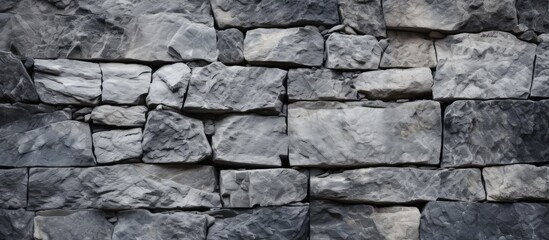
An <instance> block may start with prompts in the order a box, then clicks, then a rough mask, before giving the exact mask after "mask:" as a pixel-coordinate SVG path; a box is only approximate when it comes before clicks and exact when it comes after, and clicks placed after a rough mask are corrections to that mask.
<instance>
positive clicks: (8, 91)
mask: <svg viewBox="0 0 549 240" xmlns="http://www.w3.org/2000/svg"><path fill="white" fill-rule="evenodd" d="M0 79H1V81H0V99H3V100H5V101H8V102H33V103H34V102H39V101H40V99H39V97H38V93H37V92H36V89H35V88H34V82H33V80H32V79H31V77H30V76H29V74H28V73H27V70H26V69H25V66H24V65H23V63H22V62H21V60H20V59H19V58H17V56H15V55H13V54H11V53H8V52H0Z"/></svg>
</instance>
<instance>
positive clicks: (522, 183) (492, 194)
mask: <svg viewBox="0 0 549 240" xmlns="http://www.w3.org/2000/svg"><path fill="white" fill-rule="evenodd" d="M482 176H483V177H484V183H485V185H486V195H487V200H489V201H517V200H549V166H540V167H536V166H534V165H527V164H516V165H509V166H498V167H486V168H483V169H482Z"/></svg>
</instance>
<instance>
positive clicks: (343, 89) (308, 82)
mask: <svg viewBox="0 0 549 240" xmlns="http://www.w3.org/2000/svg"><path fill="white" fill-rule="evenodd" d="M351 78H352V76H351V75H350V74H346V73H342V72H337V71H333V70H329V69H310V68H297V69H290V71H288V100H290V101H302V100H356V99H357V98H358V96H357V92H356V90H355V89H354V88H353V84H352V81H351Z"/></svg>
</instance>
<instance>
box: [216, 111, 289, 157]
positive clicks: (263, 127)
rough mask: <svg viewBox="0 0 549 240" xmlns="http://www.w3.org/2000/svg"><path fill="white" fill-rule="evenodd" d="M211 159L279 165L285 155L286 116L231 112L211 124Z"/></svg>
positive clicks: (286, 138)
mask: <svg viewBox="0 0 549 240" xmlns="http://www.w3.org/2000/svg"><path fill="white" fill-rule="evenodd" d="M212 149H213V152H214V161H215V162H219V163H226V164H237V165H238V164H243V165H261V166H282V163H281V161H280V157H282V156H287V155H288V137H287V135H286V118H284V117H278V116H260V115H235V116H230V117H226V118H224V119H223V120H221V121H219V122H216V123H215V133H214V135H213V137H212Z"/></svg>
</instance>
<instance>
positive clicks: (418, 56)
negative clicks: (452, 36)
mask: <svg viewBox="0 0 549 240" xmlns="http://www.w3.org/2000/svg"><path fill="white" fill-rule="evenodd" d="M387 39H388V41H389V45H388V46H387V48H386V49H385V51H384V52H383V57H381V62H380V63H379V66H380V67H382V68H409V67H429V68H435V67H436V66H437V56H436V52H435V45H434V42H433V40H431V39H429V38H428V36H427V34H423V33H413V32H398V31H389V32H387Z"/></svg>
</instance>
